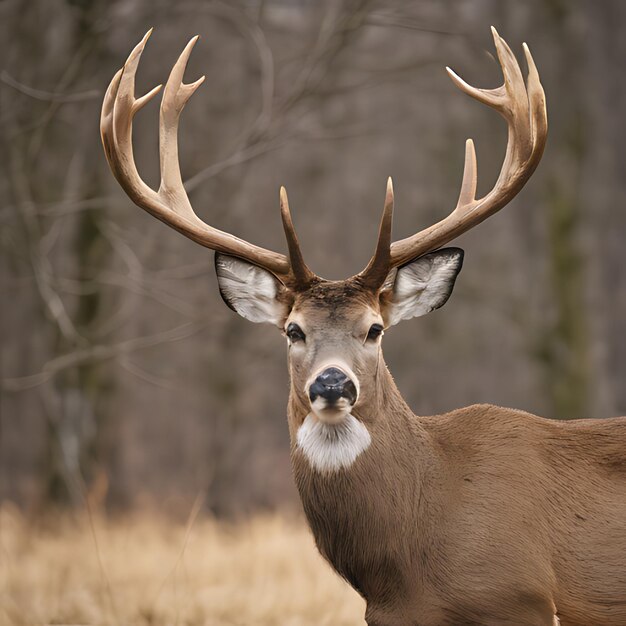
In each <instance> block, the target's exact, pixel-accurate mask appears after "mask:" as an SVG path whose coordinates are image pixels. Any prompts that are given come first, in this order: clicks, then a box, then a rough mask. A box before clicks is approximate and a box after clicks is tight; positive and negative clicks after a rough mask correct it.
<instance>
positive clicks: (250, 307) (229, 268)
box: [215, 252, 290, 328]
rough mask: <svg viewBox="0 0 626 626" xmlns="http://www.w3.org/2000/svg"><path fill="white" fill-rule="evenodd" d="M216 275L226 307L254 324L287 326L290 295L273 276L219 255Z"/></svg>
mask: <svg viewBox="0 0 626 626" xmlns="http://www.w3.org/2000/svg"><path fill="white" fill-rule="evenodd" d="M215 272H216V273H217V283H218V285H219V288H220V294H221V296H222V299H223V300H224V302H226V304H227V305H228V306H229V307H230V308H231V309H232V310H233V311H235V312H237V313H239V315H241V316H242V317H245V318H246V319H247V320H250V321H251V322H269V323H270V324H275V325H276V326H278V327H279V328H282V327H283V324H284V322H285V320H286V319H287V316H288V315H289V300H290V298H289V292H288V290H287V288H286V287H285V286H284V285H283V284H282V283H281V282H280V281H279V280H278V279H277V278H276V277H275V276H274V275H273V274H272V273H271V272H268V271H267V270H265V269H262V268H261V267H259V266H258V265H254V264H253V263H249V262H248V261H242V260H241V259H238V258H236V257H233V256H229V255H227V254H222V253H221V252H216V253H215Z"/></svg>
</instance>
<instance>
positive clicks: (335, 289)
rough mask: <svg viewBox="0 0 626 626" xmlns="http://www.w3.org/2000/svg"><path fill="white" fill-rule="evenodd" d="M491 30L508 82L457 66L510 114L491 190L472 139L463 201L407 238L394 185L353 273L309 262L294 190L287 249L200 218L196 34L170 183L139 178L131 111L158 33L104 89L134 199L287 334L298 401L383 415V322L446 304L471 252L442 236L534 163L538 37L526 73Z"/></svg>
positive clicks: (115, 157) (537, 150)
mask: <svg viewBox="0 0 626 626" xmlns="http://www.w3.org/2000/svg"><path fill="white" fill-rule="evenodd" d="M492 30H493V37H494V41H495V45H496V50H497V53H498V58H499V61H500V65H501V67H502V71H503V74H504V84H503V85H502V86H501V87H498V88H497V89H491V90H485V89H477V88H474V87H471V86H470V85H468V84H466V83H465V82H464V81H463V80H461V79H460V78H459V77H458V76H457V75H456V74H454V72H452V70H450V69H448V72H449V74H450V76H451V77H452V80H453V81H454V82H455V84H456V85H457V86H458V87H459V88H460V89H461V90H462V91H464V92H466V93H467V94H469V95H470V96H472V97H474V98H476V99H477V100H479V101H480V102H483V103H485V104H487V105H488V106H490V107H492V108H494V109H495V110H496V111H498V112H499V113H500V114H501V115H502V116H503V117H504V118H505V120H506V122H507V125H508V144H507V149H506V156H505V159H504V163H503V165H502V170H501V172H500V176H499V177H498V179H497V182H496V183H495V185H494V187H493V189H492V190H491V191H490V192H489V193H488V194H487V195H485V196H484V197H482V198H478V199H477V198H476V155H475V152H474V146H473V142H472V140H471V139H468V140H467V143H466V151H465V167H464V174H463V182H462V185H461V192H460V195H459V200H458V203H457V205H456V207H455V209H454V210H453V211H452V213H451V214H450V215H448V217H446V218H445V219H443V220H442V221H440V222H438V223H437V224H434V225H433V226H430V227H429V228H426V229H425V230H423V231H421V232H418V233H416V234H414V235H412V236H410V237H408V238H406V239H402V240H400V241H396V242H393V243H392V241H391V226H392V215H393V204H394V202H393V186H392V183H391V179H389V180H388V183H387V193H386V198H385V204H384V209H383V214H382V219H381V222H380V229H379V235H378V242H377V244H376V247H375V251H374V254H373V256H372V258H371V260H370V262H369V263H368V265H367V267H366V268H365V269H364V270H363V271H362V272H360V273H359V274H356V275H355V276H352V277H351V278H348V279H346V280H342V281H328V280H325V279H323V278H321V277H319V276H317V275H316V274H314V273H313V272H312V271H311V270H310V269H309V268H308V267H307V265H306V263H305V261H304V258H303V256H302V252H301V250H300V246H299V244H298V238H297V236H296V233H295V230H294V226H293V222H292V219H291V214H290V210H289V203H288V200H287V193H286V191H285V189H284V188H281V190H280V207H281V216H282V223H283V227H284V231H285V236H286V239H287V248H288V256H284V255H282V254H278V253H276V252H272V251H269V250H266V249H263V248H260V247H258V246H255V245H253V244H251V243H248V242H246V241H242V240H241V239H238V238H237V237H234V236H233V235H230V234H228V233H225V232H222V231H220V230H218V229H216V228H214V227H212V226H209V225H208V224H206V223H204V222H203V221H202V220H200V219H199V218H198V217H197V215H196V214H195V213H194V211H193V209H192V207H191V204H190V202H189V199H188V197H187V194H186V192H185V189H184V186H183V183H182V179H181V174H180V168H179V163H178V146H177V134H178V120H179V116H180V114H181V112H182V110H183V107H184V106H185V104H186V102H187V101H188V99H189V98H190V97H191V95H192V94H193V93H194V91H195V90H196V89H197V88H198V87H199V86H200V84H201V83H202V82H203V80H204V77H202V78H200V79H199V80H197V81H196V82H194V83H191V84H185V83H183V82H182V79H183V73H184V70H185V67H186V64H187V60H188V58H189V55H190V53H191V50H192V48H193V46H194V44H195V42H196V41H197V37H194V38H193V39H192V40H191V41H190V42H189V43H188V44H187V46H186V48H185V49H184V51H183V52H182V54H181V55H180V57H179V59H178V61H177V62H176V64H175V65H174V68H173V70H172V72H171V74H170V76H169V79H168V81H167V84H166V86H165V91H164V94H163V100H162V103H161V113H160V125H159V132H160V135H159V139H160V161H161V184H160V187H159V189H158V191H154V190H153V189H151V188H150V187H148V186H147V185H146V184H145V183H144V181H143V180H142V179H141V177H140V175H139V173H138V171H137V168H136V166H135V162H134V158H133V147H132V121H133V117H134V116H135V114H136V113H137V112H138V111H139V110H140V109H141V108H142V107H143V106H144V105H145V104H146V103H147V102H148V101H149V100H150V99H151V98H153V97H154V96H155V95H156V93H157V92H158V91H159V89H160V86H159V87H156V88H155V89H153V90H152V91H150V92H149V93H148V94H146V95H144V96H143V97H140V98H135V96H134V85H135V74H136V71H137V67H138V63H139V59H140V56H141V54H142V52H143V49H144V47H145V44H146V42H147V39H148V37H149V35H150V32H148V33H147V34H146V36H145V37H144V38H143V40H142V41H141V42H140V43H139V44H138V45H137V46H136V48H135V49H134V50H133V51H132V52H131V54H130V56H129V58H128V60H127V61H126V64H125V65H124V67H123V68H122V69H121V70H120V71H119V72H117V74H116V75H115V76H114V78H113V80H112V82H111V84H110V86H109V88H108V90H107V93H106V96H105V99H104V104H103V108H102V117H101V133H102V142H103V145H104V150H105V153H106V156H107V159H108V162H109V165H110V167H111V170H112V171H113V174H114V175H115V177H116V178H117V180H118V181H119V183H120V185H121V186H122V187H123V189H124V190H125V191H126V193H127V194H128V195H129V196H130V198H131V199H132V200H133V201H134V202H135V203H136V204H137V205H138V206H140V207H141V208H143V209H144V210H146V211H148V212H149V213H151V214H152V215H154V216H155V217H156V218H158V219H160V220H161V221H163V222H165V223H166V224H168V225H169V226H171V227H172V228H174V229H176V230H178V231H179V232H181V233H182V234H183V235H185V236H186V237H188V238H190V239H192V240H194V241H196V242H197V243H199V244H201V245H203V246H205V247H207V248H210V249H212V250H215V251H216V256H215V267H216V272H217V277H218V282H219V287H220V292H221V294H222V297H223V299H224V300H225V302H226V303H227V304H228V306H229V307H231V308H232V309H233V310H235V311H236V312H237V313H239V314H240V315H242V316H243V317H244V318H246V319H248V320H250V321H252V322H268V323H271V324H273V325H275V326H277V327H278V328H279V329H281V330H282V331H283V332H284V333H285V335H286V338H287V342H288V345H289V367H290V374H291V385H292V394H291V402H292V404H293V405H294V407H296V408H297V411H296V412H298V413H299V414H300V415H309V414H310V415H313V416H314V418H315V419H316V420H317V421H319V422H322V423H326V424H338V423H341V422H342V421H343V420H345V419H346V418H348V416H350V417H353V415H357V416H358V417H359V418H360V421H359V424H360V423H361V422H365V423H367V421H368V420H371V419H374V417H373V416H374V415H375V414H376V411H375V410H372V409H373V408H375V407H376V405H377V402H378V401H379V399H380V394H381V390H380V384H379V373H380V371H381V368H384V362H383V361H382V353H381V338H382V335H383V332H384V329H385V328H387V327H389V326H392V325H394V324H397V323H398V322H399V321H401V320H403V319H409V318H412V317H417V316H420V315H424V314H426V313H428V312H430V311H432V310H434V309H436V308H438V307H440V306H442V305H443V304H444V303H445V302H446V301H447V299H448V298H449V296H450V293H451V292H452V288H453V286H454V282H455V279H456V277H457V275H458V273H459V271H460V269H461V265H462V260H463V251H462V250H460V249H458V248H444V249H442V246H443V245H445V244H446V243H448V242H450V241H451V240H452V239H454V238H456V237H458V236H459V235H461V234H462V233H464V232H466V231H467V230H469V229H470V228H472V227H473V226H475V225H477V224H479V223H480V222H482V221H483V220H484V219H486V218H487V217H489V216H490V215H492V214H493V213H495V212H496V211H498V210H499V209H501V208H502V207H503V206H505V205H506V204H507V203H508V202H509V201H510V200H511V199H512V198H513V197H514V196H515V195H516V194H517V193H518V192H519V191H520V189H521V188H522V187H523V186H524V184H525V183H526V181H527V180H528V179H529V177H530V176H531V174H532V173H533V171H534V170H535V168H536V166H537V164H538V162H539V160H540V158H541V155H542V152H543V149H544V145H545V140H546V133H547V120H546V109H545V98H544V93H543V89H542V87H541V83H540V81H539V76H538V74H537V70H536V68H535V64H534V62H533V59H532V57H531V55H530V51H529V50H528V47H527V46H526V45H525V44H524V52H525V55H526V61H527V64H528V79H527V84H525V83H524V79H523V77H522V72H521V70H520V68H519V65H518V63H517V61H516V59H515V57H514V56H513V54H512V52H511V50H510V48H509V47H508V45H507V44H506V42H505V41H504V40H503V39H502V38H500V37H499V36H498V34H497V32H496V31H495V29H492Z"/></svg>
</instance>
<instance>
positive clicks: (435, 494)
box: [101, 28, 626, 626]
mask: <svg viewBox="0 0 626 626" xmlns="http://www.w3.org/2000/svg"><path fill="white" fill-rule="evenodd" d="M492 32H493V39H494V42H495V48H496V52H497V56H498V60H499V64H500V66H501V68H502V73H503V75H504V83H503V84H502V85H501V86H499V87H497V88H495V89H479V88H476V87H473V86H470V85H469V84H467V83H466V82H465V81H463V80H462V79H461V78H460V77H459V76H457V74H455V73H454V72H453V71H452V70H451V69H449V68H447V70H448V73H449V75H450V76H451V78H452V80H453V82H454V83H455V84H456V86H457V87H459V88H460V89H461V91H463V92H465V93H466V94H468V95H470V96H471V97H473V98H475V99H476V100H478V101H479V102H481V103H483V104H485V105H487V106H489V107H491V108H493V109H494V110H495V111H497V112H498V113H500V114H501V115H502V116H503V117H504V119H505V121H506V123H507V128H508V139H507V147H506V153H505V157H504V161H503V165H502V168H501V171H500V174H499V177H498V178H497V180H496V182H495V184H494V186H493V188H492V189H491V190H490V191H489V192H488V193H487V194H486V195H485V196H483V197H482V198H476V182H477V165H476V154H475V150H474V145H473V142H472V140H471V139H468V140H467V142H466V146H465V164H464V171H463V178H462V184H461V191H460V194H459V199H458V202H457V204H456V207H455V208H454V210H453V211H452V212H451V213H450V214H449V215H448V216H447V217H445V218H444V219H443V220H441V221H440V222H438V223H436V224H434V225H432V226H429V227H428V228H426V229H424V230H422V231H420V232H417V233H416V234H413V235H411V236H409V237H407V238H405V239H401V240H399V241H395V242H392V238H391V229H392V214H393V207H394V194H393V186H392V182H391V179H389V180H388V183H387V191H386V196H385V202H384V208H383V212H382V218H381V221H380V226H379V230H378V240H377V243H376V246H375V249H374V254H373V256H372V257H371V260H370V261H369V263H368V264H367V266H366V267H365V269H364V270H362V271H361V272H360V273H358V274H356V275H354V276H352V277H350V278H348V279H346V280H338V281H331V280H326V279H324V278H321V277H320V276H318V275H316V274H315V273H313V272H312V271H311V270H310V269H309V267H308V266H307V265H306V263H305V261H304V258H303V254H302V251H301V248H300V245H299V240H298V237H297V235H296V232H295V229H294V225H293V221H292V217H291V212H290V209H289V202H288V198H287V193H286V191H285V189H284V187H283V188H281V189H280V211H281V218H282V225H283V228H284V232H285V237H286V241H287V250H288V254H287V255H283V254H280V253H276V252H273V251H271V250H267V249H265V248H261V247H258V246H256V245H254V244H252V243H249V242H247V241H244V240H242V239H239V238H237V237H235V236H233V235H232V234H229V233H227V232H223V231H221V230H218V229H217V228H214V227H212V226H210V225H208V224H207V223H205V222H204V221H203V220H201V219H200V218H199V217H198V216H197V215H196V213H195V212H194V210H193V209H192V206H191V204H190V201H189V198H188V196H187V193H186V191H185V188H184V185H183V181H182V178H181V172H180V166H179V161H178V145H177V143H178V139H177V133H178V123H179V117H180V114H181V112H182V110H183V108H184V106H185V104H186V103H187V101H188V100H189V98H190V97H191V96H192V94H193V93H194V92H195V91H196V89H197V88H198V87H199V86H200V84H201V83H202V82H203V80H204V77H202V78H200V79H198V80H197V81H195V82H193V83H190V84H186V83H184V82H183V74H184V72H185V68H186V65H187V61H188V59H189V56H190V54H191V51H192V48H193V47H194V45H195V43H196V41H197V39H198V37H194V38H193V39H191V40H190V41H189V43H188V44H187V46H186V47H185V48H184V50H183V52H182V53H181V55H180V57H179V58H178V60H177V61H176V63H175V64H174V66H173V69H172V71H171V73H170V75H169V78H168V80H167V83H166V85H165V89H164V92H163V97H162V102H161V109H160V122H159V145H160V148H159V151H160V165H161V182H160V186H159V188H158V190H156V191H155V190H154V189H152V188H151V187H149V186H148V185H147V184H146V183H145V182H144V181H143V180H142V178H141V176H140V174H139V172H138V170H137V167H136V165H135V161H134V157H133V145H132V122H133V118H134V116H135V114H136V113H137V112H138V111H139V110H140V109H141V108H142V107H143V106H144V105H146V104H147V102H148V101H150V100H151V99H152V98H153V97H154V96H155V95H156V94H157V92H158V91H159V90H160V88H161V86H158V87H155V88H154V89H153V90H151V91H150V92H148V93H147V94H146V95H144V96H141V97H139V98H136V97H135V93H134V92H135V75H136V72H137V68H138V64H139V60H140V57H141V55H142V52H143V50H144V47H145V45H146V42H147V40H148V37H149V36H150V33H151V31H149V32H148V33H147V34H146V35H145V36H144V38H143V39H142V40H141V42H140V43H139V44H138V45H137V46H136V47H135V48H134V50H133V51H132V52H131V54H130V56H129V57H128V59H127V61H126V63H125V64H124V67H123V68H122V69H120V70H119V71H118V72H117V73H116V74H115V76H114V77H113V79H112V81H111V84H110V85H109V87H108V90H107V92H106V95H105V97H104V102H103V106H102V114H101V136H102V143H103V146H104V151H105V155H106V158H107V160H108V163H109V166H110V168H111V170H112V172H113V174H114V176H115V178H116V179H117V181H118V182H119V184H120V185H121V187H122V188H123V190H124V191H125V192H126V194H127V195H128V196H129V197H130V199H131V200H132V201H133V202H134V203H135V204H137V205H138V206H139V207H140V208H142V209H144V210H145V211H147V212H148V213H150V214H151V215H153V216H154V217H156V218H157V219H159V220H161V221H162V222H164V223H165V224H167V225H168V226H169V227H171V228H173V229H175V230H177V231H178V232H180V233H181V234H183V235H184V236H186V237H187V238H189V239H191V240H193V241H195V242H196V243H198V244H200V245H202V246H204V247H206V248H209V249H211V250H213V251H214V252H215V270H216V273H217V281H218V285H219V290H220V294H221V296H222V298H223V299H224V301H225V303H226V304H227V305H228V306H229V307H230V308H231V309H233V310H234V311H236V312H237V313H238V314H239V315H241V316H242V317H243V318H245V319H247V320H250V321H252V322H264V323H269V324H272V325H274V326H277V327H278V328H279V329H280V330H281V331H282V332H283V333H284V335H285V337H286V340H287V344H288V368H289V375H290V387H289V400H288V406H287V414H288V420H287V421H288V428H289V434H290V440H291V463H292V470H293V476H294V479H295V483H296V485H297V489H298V492H299V495H300V499H301V501H302V506H303V509H304V513H305V516H306V519H307V521H308V524H309V526H310V529H311V531H312V534H313V537H314V539H315V543H316V545H317V548H318V550H319V552H320V553H321V555H322V556H323V557H324V558H325V559H326V560H327V561H328V563H329V564H330V565H331V566H332V568H334V570H335V571H336V572H337V573H338V574H339V575H340V576H341V577H343V578H344V579H345V580H346V581H347V582H348V583H349V584H350V585H351V586H352V587H353V588H354V589H355V590H356V591H357V592H358V593H359V594H360V595H361V596H362V597H363V598H364V599H365V602H366V610H365V621H366V622H367V624H368V626H407V625H412V626H446V625H454V626H460V625H466V626H470V625H472V626H477V625H481V626H483V625H484V626H491V625H494V626H495V625H498V626H502V625H510V626H513V625H515V626H517V625H519V626H522V625H523V626H534V625H536V626H555V625H556V624H559V623H560V624H561V625H562V626H592V625H602V626H624V625H625V624H626V418H624V417H621V418H612V419H580V420H571V421H559V420H551V419H546V418H541V417H538V416H535V415H531V414H529V413H527V412H524V411H520V410H515V409H510V408H501V407H498V406H494V405H489V404H481V405H473V406H469V407H465V408H460V409H456V410H453V411H451V412H449V413H445V414H442V415H434V416H419V415H415V414H414V413H413V412H412V411H411V409H410V408H409V406H408V405H407V403H406V402H405V401H404V400H403V398H402V396H401V394H400V392H399V390H398V388H397V387H396V385H395V383H394V380H393V378H392V376H391V374H390V372H389V370H388V368H387V366H386V364H385V360H384V358H383V352H382V346H381V343H382V337H383V334H384V332H385V330H386V329H387V328H389V327H391V326H393V325H395V324H397V323H399V322H400V321H402V320H408V319H411V318H414V317H419V316H422V315H425V314H426V313H429V312H430V311H433V310H435V309H437V308H439V307H441V306H442V305H443V304H445V302H446V301H447V300H448V298H449V297H450V294H451V292H452V289H453V287H454V284H455V281H456V278H457V276H458V274H459V272H460V270H461V266H462V263H463V254H464V253H463V251H462V250H461V249H459V248H455V247H448V248H444V247H443V246H444V245H446V244H448V243H449V242H451V241H452V240H453V239H455V238H456V237H458V236H459V235H461V234H462V233H464V232H466V231H468V230H469V229H471V228H473V227H474V226H477V225H478V224H479V223H481V222H482V221H483V220H485V219H487V218H488V217H489V216H491V215H493V214H494V213H496V212H497V211H499V210H500V209H502V208H503V207H504V206H505V205H507V204H508V203H509V202H510V201H511V200H512V199H513V197H515V196H516V195H517V194H518V192H519V191H520V190H521V189H522V187H523V186H524V185H525V184H526V182H527V181H528V180H529V178H530V177H531V175H532V174H533V172H534V171H535V169H536V167H537V165H538V163H539V161H540V159H541V156H542V154H543V151H544V147H545V143H546V137H547V129H548V125H547V113H546V101H545V95H544V91H543V87H542V85H541V82H540V79H539V74H538V71H537V68H536V66H535V63H534V61H533V58H532V56H531V54H530V50H529V48H528V46H527V45H526V44H524V46H523V50H524V53H525V58H526V63H527V66H528V73H527V78H526V80H524V76H523V74H522V71H521V69H520V66H519V64H518V61H517V60H516V58H515V56H514V54H513V53H512V51H511V49H510V48H509V46H508V45H507V43H506V42H505V41H504V40H503V39H502V38H501V37H500V36H499V35H498V33H497V32H496V30H495V29H493V28H492Z"/></svg>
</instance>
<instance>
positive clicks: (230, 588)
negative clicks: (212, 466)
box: [0, 507, 364, 626]
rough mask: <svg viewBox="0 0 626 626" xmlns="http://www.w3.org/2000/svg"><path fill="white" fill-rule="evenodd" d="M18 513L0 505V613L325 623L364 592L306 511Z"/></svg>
mask: <svg viewBox="0 0 626 626" xmlns="http://www.w3.org/2000/svg"><path fill="white" fill-rule="evenodd" d="M93 530H94V531H95V532H92V527H91V525H90V522H89V518H88V517H87V516H83V517H80V518H76V517H72V518H69V517H65V518H57V519H53V520H46V523H45V524H43V523H38V524H32V523H28V522H27V521H26V520H25V519H24V518H23V517H22V515H21V514H20V513H19V512H17V511H16V510H13V509H11V508H8V507H4V508H2V509H0V550H1V552H0V623H1V624H2V626H5V625H7V626H9V625H11V626H23V625H35V624H38V625H39V624H97V625H102V626H104V625H109V624H110V625H112V626H121V625H124V626H126V625H133V626H134V625H137V626H146V625H149V624H158V625H170V624H171V625H174V624H177V625H181V626H196V625H198V626H199V625H207V626H209V625H210V626H212V625H222V624H237V625H242V626H243V625H245V626H249V625H252V624H259V625H272V626H283V625H285V626H308V625H311V626H312V625H315V626H320V625H323V624H328V625H332V626H341V625H354V624H364V622H363V618H362V616H363V613H364V603H363V601H362V600H361V599H360V598H359V597H358V595H357V594H356V593H355V592H354V591H352V590H351V589H350V588H349V587H348V586H347V585H346V584H345V583H343V582H342V581H341V580H340V579H339V578H338V577H337V576H336V575H335V574H333V573H332V571H331V570H330V568H329V567H328V565H326V563H324V562H323V560H322V559H321V557H320V556H319V555H318V553H317V552H316V550H315V547H314V545H313V541H312V539H311V537H310V535H309V532H308V530H307V528H306V527H305V525H304V523H302V522H298V521H293V520H291V521H290V520H287V519H284V518H281V517H277V516H276V517H269V516H266V517H258V518H255V519H252V520H249V521H247V522H242V523H238V524H236V525H232V524H224V523H219V522H216V521H214V520H210V519H206V518H198V519H197V520H196V521H195V523H194V524H193V526H192V527H191V530H190V531H189V532H186V528H185V525H184V524H176V523H173V522H168V521H165V520H162V519H161V520H158V519H155V518H154V517H153V516H150V515H147V514H144V515H137V516H133V517H132V518H126V519H124V520H110V519H106V518H104V517H97V518H96V519H94V520H93Z"/></svg>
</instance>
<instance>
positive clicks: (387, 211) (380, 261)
mask: <svg viewBox="0 0 626 626" xmlns="http://www.w3.org/2000/svg"><path fill="white" fill-rule="evenodd" d="M393 205H394V199H393V181H392V180H391V176H390V177H389V178H388V179H387V191H386V193H385V206H384V208H383V215H382V217H381V219H380V226H379V228H378V241H377V243H376V250H375V252H374V256H373V257H372V258H371V260H370V262H369V264H368V265H367V267H366V268H365V269H364V270H363V271H362V272H361V273H360V274H359V277H360V279H361V282H362V283H363V284H364V285H365V286H367V287H369V288H370V289H372V290H374V291H377V290H378V289H380V287H381V286H382V285H383V284H384V282H385V279H386V278H387V274H389V270H390V269H391V268H390V260H391V229H392V226H393Z"/></svg>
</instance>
